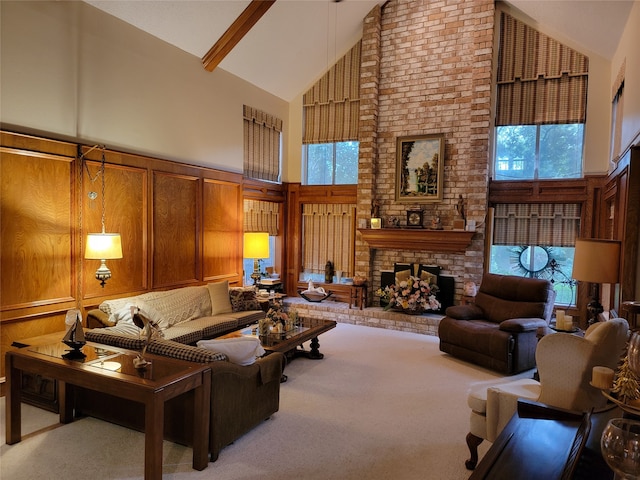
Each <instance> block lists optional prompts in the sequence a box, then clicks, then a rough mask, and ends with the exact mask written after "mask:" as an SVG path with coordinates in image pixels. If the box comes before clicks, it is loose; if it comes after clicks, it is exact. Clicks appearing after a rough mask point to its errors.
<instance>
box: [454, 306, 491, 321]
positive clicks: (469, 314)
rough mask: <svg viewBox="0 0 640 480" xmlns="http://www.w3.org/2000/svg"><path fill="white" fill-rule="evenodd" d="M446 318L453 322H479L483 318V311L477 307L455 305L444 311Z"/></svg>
mask: <svg viewBox="0 0 640 480" xmlns="http://www.w3.org/2000/svg"><path fill="white" fill-rule="evenodd" d="M445 314H446V315H447V317H451V318H453V319H455V320H479V319H482V318H484V311H483V310H482V309H481V308H480V307H478V306H477V305H473V304H471V305H455V306H453V307H449V308H447V310H446V311H445Z"/></svg>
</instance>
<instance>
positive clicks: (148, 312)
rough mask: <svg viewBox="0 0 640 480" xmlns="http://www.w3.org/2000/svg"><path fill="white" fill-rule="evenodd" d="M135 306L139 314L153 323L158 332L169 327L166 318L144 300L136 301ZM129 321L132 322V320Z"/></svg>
mask: <svg viewBox="0 0 640 480" xmlns="http://www.w3.org/2000/svg"><path fill="white" fill-rule="evenodd" d="M135 306H136V307H138V308H139V309H140V313H141V314H142V315H143V316H145V317H147V318H148V319H149V320H151V321H152V322H153V323H155V324H156V325H157V326H158V327H159V328H160V330H166V329H167V328H169V327H170V326H171V325H169V321H168V320H167V318H166V317H165V316H164V315H162V314H161V313H160V312H159V311H158V310H156V309H155V308H154V307H153V306H152V305H151V304H150V303H147V302H145V301H144V300H138V301H137V302H136V304H135ZM131 321H132V322H133V319H132V320H131Z"/></svg>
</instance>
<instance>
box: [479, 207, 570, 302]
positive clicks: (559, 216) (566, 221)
mask: <svg viewBox="0 0 640 480" xmlns="http://www.w3.org/2000/svg"><path fill="white" fill-rule="evenodd" d="M494 211H495V214H494V222H493V238H492V242H491V243H492V245H491V249H490V253H489V271H490V272H491V273H498V274H502V275H517V276H522V277H531V278H543V279H546V280H550V281H551V282H552V283H553V286H554V290H555V291H556V304H558V305H575V303H576V298H575V294H576V289H575V285H576V282H575V281H574V280H573V279H572V278H571V272H572V270H573V254H574V245H575V240H576V238H577V237H578V235H579V232H580V205H579V204H563V203H556V204H536V203H531V204H524V203H517V204H516V203H508V204H506V203H503V204H497V205H496V206H495V208H494Z"/></svg>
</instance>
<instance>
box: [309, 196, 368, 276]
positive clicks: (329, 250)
mask: <svg viewBox="0 0 640 480" xmlns="http://www.w3.org/2000/svg"><path fill="white" fill-rule="evenodd" d="M355 217H356V206H355V205H352V204H322V203H309V204H305V205H303V207H302V232H303V235H302V238H303V240H302V242H303V245H302V270H303V274H302V278H301V280H305V281H306V280H308V279H309V277H310V276H311V277H312V278H313V276H320V275H322V278H324V271H325V265H326V263H327V260H328V261H330V262H331V263H332V264H333V266H334V269H335V270H336V271H338V270H342V272H343V275H344V276H345V277H350V276H353V274H354V255H355V253H354V249H355ZM315 278H319V277H315Z"/></svg>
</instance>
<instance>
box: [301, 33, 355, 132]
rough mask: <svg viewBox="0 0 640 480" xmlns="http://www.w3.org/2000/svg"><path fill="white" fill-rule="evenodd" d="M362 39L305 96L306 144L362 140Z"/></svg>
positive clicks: (303, 100)
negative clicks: (359, 134)
mask: <svg viewBox="0 0 640 480" xmlns="http://www.w3.org/2000/svg"><path fill="white" fill-rule="evenodd" d="M360 50H361V46H360V42H358V43H357V44H356V45H355V46H354V47H353V48H352V49H351V50H350V51H349V52H348V53H347V54H346V55H345V56H344V57H342V58H341V59H340V60H338V62H336V64H335V65H334V66H333V67H332V68H331V69H330V70H329V71H328V72H327V73H325V75H324V76H323V77H322V78H321V79H320V80H318V81H317V82H316V83H315V85H313V87H311V88H310V89H309V90H308V91H307V92H306V93H305V94H304V96H303V99H302V103H303V110H304V133H303V139H302V143H303V144H308V143H330V142H346V141H349V140H358V131H359V130H358V122H359V120H360Z"/></svg>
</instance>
